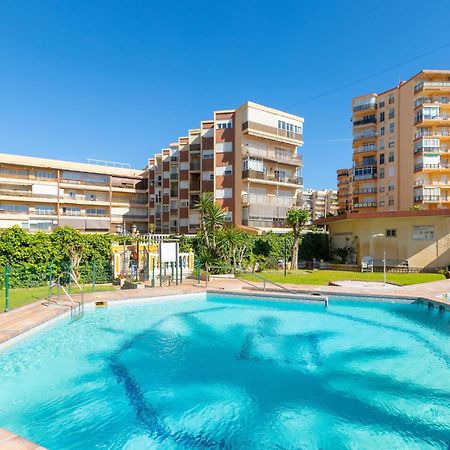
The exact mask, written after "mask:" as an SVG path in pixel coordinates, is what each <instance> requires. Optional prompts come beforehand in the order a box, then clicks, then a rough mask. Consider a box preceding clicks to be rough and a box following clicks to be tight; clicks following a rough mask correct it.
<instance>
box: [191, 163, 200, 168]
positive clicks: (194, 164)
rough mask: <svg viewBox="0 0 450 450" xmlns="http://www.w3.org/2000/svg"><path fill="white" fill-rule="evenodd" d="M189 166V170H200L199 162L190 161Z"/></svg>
mask: <svg viewBox="0 0 450 450" xmlns="http://www.w3.org/2000/svg"><path fill="white" fill-rule="evenodd" d="M189 168H190V169H191V170H200V162H191V163H190V164H189Z"/></svg>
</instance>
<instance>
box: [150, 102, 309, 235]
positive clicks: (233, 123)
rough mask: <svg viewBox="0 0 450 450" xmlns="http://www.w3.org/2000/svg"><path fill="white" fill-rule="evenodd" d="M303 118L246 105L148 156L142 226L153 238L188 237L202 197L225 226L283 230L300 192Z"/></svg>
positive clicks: (195, 223)
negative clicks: (221, 214)
mask: <svg viewBox="0 0 450 450" xmlns="http://www.w3.org/2000/svg"><path fill="white" fill-rule="evenodd" d="M302 144H303V118H301V117H298V116H295V115H292V114H288V113H286V112H283V111H279V110H276V109H273V108H268V107H266V106H262V105H259V104H256V103H252V102H247V103H245V104H244V105H242V106H241V107H239V108H237V109H230V110H220V111H215V112H214V113H213V115H212V118H211V119H209V120H204V121H202V122H201V123H200V126H199V127H198V128H195V129H191V130H189V131H188V133H187V135H186V136H183V137H180V138H178V140H177V141H176V142H173V143H172V144H170V145H169V146H168V147H167V148H165V149H162V151H161V152H160V153H158V154H157V155H155V156H154V157H153V158H151V159H149V162H148V186H149V221H150V224H151V225H152V226H154V229H155V232H156V233H163V234H165V233H180V234H185V233H194V232H196V230H197V228H198V225H199V222H200V217H199V213H198V211H197V210H196V209H195V206H196V203H197V201H198V198H199V196H200V194H201V193H202V192H210V193H212V195H213V197H214V199H215V201H216V203H217V204H219V205H220V206H221V207H222V208H224V210H225V211H226V221H227V222H228V223H230V224H234V225H236V226H247V227H252V228H258V229H263V230H269V229H275V230H276V229H279V228H280V227H285V226H286V220H285V219H286V212H287V210H288V209H289V208H291V207H292V206H295V205H296V204H297V199H298V196H299V195H301V192H302V188H303V178H302V167H303V160H302V157H301V156H300V155H299V154H298V153H297V149H298V147H299V146H301V145H302Z"/></svg>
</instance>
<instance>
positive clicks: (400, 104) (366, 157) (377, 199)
mask: <svg viewBox="0 0 450 450" xmlns="http://www.w3.org/2000/svg"><path fill="white" fill-rule="evenodd" d="M352 121H353V174H352V180H351V183H350V186H349V189H350V190H351V194H352V208H353V211H354V212H383V211H405V210H409V209H411V208H413V207H417V208H420V209H435V208H448V207H450V70H423V71H421V72H419V73H418V74H417V75H414V76H413V77H412V78H410V79H409V80H408V81H405V82H402V83H400V84H399V85H398V86H396V87H394V88H392V89H390V90H388V91H385V92H382V93H380V94H369V95H364V96H360V97H356V98H354V99H353V117H352ZM338 175H339V173H338ZM341 177H343V175H341ZM338 179H339V176H338Z"/></svg>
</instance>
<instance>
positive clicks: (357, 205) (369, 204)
mask: <svg viewBox="0 0 450 450" xmlns="http://www.w3.org/2000/svg"><path fill="white" fill-rule="evenodd" d="M353 207H354V208H376V207H377V202H362V203H355V204H354V205H353Z"/></svg>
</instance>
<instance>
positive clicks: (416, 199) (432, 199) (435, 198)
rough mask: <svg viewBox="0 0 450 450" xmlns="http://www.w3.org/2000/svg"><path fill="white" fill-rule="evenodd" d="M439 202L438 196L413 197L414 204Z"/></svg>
mask: <svg viewBox="0 0 450 450" xmlns="http://www.w3.org/2000/svg"><path fill="white" fill-rule="evenodd" d="M439 201H440V197H439V195H416V196H414V202H416V203H418V202H431V203H436V202H439Z"/></svg>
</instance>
